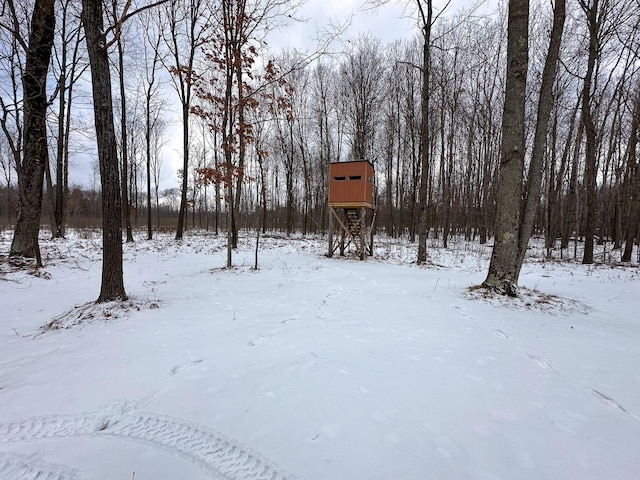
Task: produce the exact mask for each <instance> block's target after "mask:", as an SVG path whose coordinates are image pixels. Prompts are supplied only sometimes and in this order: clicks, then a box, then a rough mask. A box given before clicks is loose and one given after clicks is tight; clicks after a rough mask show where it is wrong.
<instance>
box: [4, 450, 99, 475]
mask: <svg viewBox="0 0 640 480" xmlns="http://www.w3.org/2000/svg"><path fill="white" fill-rule="evenodd" d="M0 478H6V479H11V480H90V479H91V478H93V477H87V476H84V475H83V474H82V473H81V472H79V471H78V470H75V469H74V468H71V467H68V466H66V465H54V464H51V463H46V462H43V461H40V460H38V459H36V458H33V457H30V456H26V455H17V454H9V453H1V452H0Z"/></svg>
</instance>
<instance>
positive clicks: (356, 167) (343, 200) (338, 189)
mask: <svg viewBox="0 0 640 480" xmlns="http://www.w3.org/2000/svg"><path fill="white" fill-rule="evenodd" d="M374 222H375V204H374V171H373V165H372V164H371V163H369V162H367V161H357V162H339V163H331V164H330V165H329V253H328V256H329V257H332V256H333V254H334V253H335V251H336V250H337V249H338V248H339V249H340V255H344V252H345V249H346V248H348V247H349V246H350V245H353V246H354V248H355V250H356V253H357V254H358V255H359V256H360V259H361V260H364V259H365V258H366V255H373V225H374ZM334 234H335V235H337V236H338V235H339V237H340V240H339V241H338V242H335V243H334Z"/></svg>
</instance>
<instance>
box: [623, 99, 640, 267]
mask: <svg viewBox="0 0 640 480" xmlns="http://www.w3.org/2000/svg"><path fill="white" fill-rule="evenodd" d="M638 117H640V91H638V92H637V93H636V99H635V101H634V103H633V118H632V120H631V134H630V137H629V142H628V144H627V162H628V164H629V182H630V183H631V185H630V186H631V199H630V205H629V215H628V221H627V232H626V235H625V245H624V252H623V253H622V261H623V262H630V261H631V254H632V253H633V240H634V238H635V235H636V233H637V232H638V224H640V220H638V217H640V163H638V159H637V153H636V149H637V147H638V129H639V128H640V126H639V123H640V120H639V119H638Z"/></svg>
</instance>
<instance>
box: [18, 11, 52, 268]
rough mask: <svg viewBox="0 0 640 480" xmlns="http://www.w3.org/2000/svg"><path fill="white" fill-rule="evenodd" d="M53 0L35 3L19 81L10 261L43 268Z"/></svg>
mask: <svg viewBox="0 0 640 480" xmlns="http://www.w3.org/2000/svg"><path fill="white" fill-rule="evenodd" d="M54 6H55V2H54V0H36V2H35V5H34V9H33V17H32V18H31V33H30V35H29V47H28V49H27V52H26V66H25V70H24V74H23V77H22V88H23V99H24V104H23V110H24V137H23V138H24V154H23V160H22V165H16V169H17V171H18V194H19V199H18V217H17V219H16V228H15V231H14V234H13V241H12V242H11V250H10V252H9V255H10V257H25V258H35V260H36V264H37V266H38V267H40V266H42V259H41V258H40V247H39V244H38V233H39V232H40V211H41V209H42V184H43V181H44V169H45V166H46V165H48V163H49V150H48V145H47V124H46V117H47V72H48V71H49V63H50V61H51V50H52V46H53V37H54V30H55V22H56V19H55V15H54Z"/></svg>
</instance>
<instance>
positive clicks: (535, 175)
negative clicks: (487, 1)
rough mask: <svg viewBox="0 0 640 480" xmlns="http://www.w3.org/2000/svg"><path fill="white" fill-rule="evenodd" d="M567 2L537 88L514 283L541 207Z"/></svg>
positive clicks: (559, 0)
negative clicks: (531, 144)
mask: <svg viewBox="0 0 640 480" xmlns="http://www.w3.org/2000/svg"><path fill="white" fill-rule="evenodd" d="M565 7H566V0H556V2H555V8H554V12H553V27H552V29H551V38H550V40H549V50H548V51H547V58H546V60H545V63H544V70H543V72H542V85H541V87H540V97H539V98H538V111H537V117H536V132H535V136H534V140H533V150H532V152H531V162H530V163H529V178H528V181H527V189H526V195H527V198H526V200H525V204H524V211H523V212H522V219H521V223H520V232H519V233H520V237H519V241H518V243H519V245H518V257H517V260H516V261H517V265H516V268H517V270H516V278H515V280H516V282H517V280H518V277H519V276H520V270H521V269H522V263H523V262H524V257H525V255H526V253H527V246H528V244H529V238H530V237H531V230H532V228H533V221H534V218H535V216H536V211H537V209H538V205H539V203H540V192H541V188H542V173H543V170H544V153H545V150H546V146H547V133H548V129H549V119H550V117H551V110H552V109H553V84H554V83H555V79H556V72H557V65H558V57H559V55H560V43H561V42H562V32H563V30H564V21H565V17H566V13H565V12H566V8H565Z"/></svg>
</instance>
